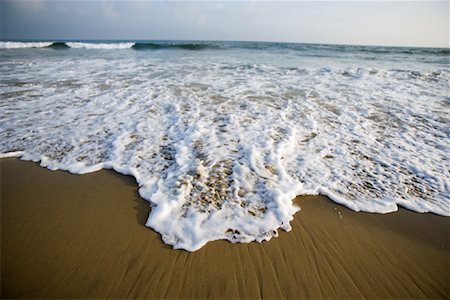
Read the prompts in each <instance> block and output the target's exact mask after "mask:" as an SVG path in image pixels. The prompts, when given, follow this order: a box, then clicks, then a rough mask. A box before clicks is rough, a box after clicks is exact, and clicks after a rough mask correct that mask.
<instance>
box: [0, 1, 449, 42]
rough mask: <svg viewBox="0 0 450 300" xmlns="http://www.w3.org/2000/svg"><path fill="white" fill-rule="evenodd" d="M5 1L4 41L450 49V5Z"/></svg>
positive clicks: (0, 25)
mask: <svg viewBox="0 0 450 300" xmlns="http://www.w3.org/2000/svg"><path fill="white" fill-rule="evenodd" d="M0 1H1V2H0V3H1V5H0V15H1V20H0V33H1V39H2V40H18V39H33V40H117V39H126V40H135V39H150V40H235V41H236V40H237V41H275V42H303V43H330V44H356V45H388V46H417V47H449V13H450V8H449V2H448V1H433V0H424V1H414V2H407V1H398V2H394V1H376V0H373V1H357V0H353V1H346V2H344V1H327V2H325V1H314V2H313V1H255V0H253V1H180V0H179V1H125V0H122V1H117V0H116V1H112V0H109V1H108V0H102V1H88V0H79V1H66V0H59V1H56V0H45V1H44V0H0Z"/></svg>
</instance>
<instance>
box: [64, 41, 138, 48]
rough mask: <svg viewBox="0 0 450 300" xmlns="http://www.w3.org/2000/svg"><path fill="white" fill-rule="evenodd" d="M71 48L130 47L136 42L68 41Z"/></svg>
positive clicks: (67, 43)
mask: <svg viewBox="0 0 450 300" xmlns="http://www.w3.org/2000/svg"><path fill="white" fill-rule="evenodd" d="M66 45H67V46H69V47H70V48H84V49H128V48H131V47H133V46H134V43H81V42H66Z"/></svg>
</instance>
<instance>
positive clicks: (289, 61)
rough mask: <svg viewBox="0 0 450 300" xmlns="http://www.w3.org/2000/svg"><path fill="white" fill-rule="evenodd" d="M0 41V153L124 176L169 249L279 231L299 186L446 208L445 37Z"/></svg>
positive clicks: (382, 209) (381, 207)
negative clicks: (362, 42)
mask: <svg viewBox="0 0 450 300" xmlns="http://www.w3.org/2000/svg"><path fill="white" fill-rule="evenodd" d="M0 48H1V49H0V57H1V60H0V72H1V80H0V93H1V98H0V99H1V100H0V153H1V154H0V157H11V156H16V157H20V158H21V159H24V160H31V161H36V162H40V164H41V165H42V166H44V167H47V168H49V169H51V170H56V169H61V170H68V171H70V172H73V173H78V174H83V173H88V172H94V171H97V170H100V169H114V170H116V171H117V172H120V173H122V174H129V175H132V176H134V177H135V178H136V180H137V182H138V184H139V193H140V195H141V196H142V197H143V198H144V199H146V200H147V201H149V204H150V206H151V207H152V209H151V213H150V215H149V217H148V220H147V223H146V225H147V226H149V227H151V228H154V229H155V230H156V231H157V232H159V233H160V234H161V235H162V239H163V241H164V242H165V243H167V244H170V245H172V246H173V247H174V248H182V249H186V250H188V251H195V250H197V249H199V248H200V247H202V246H203V245H204V244H205V243H207V242H208V241H213V240H218V239H227V240H230V241H232V242H250V241H258V242H260V241H263V240H269V239H270V238H272V237H274V236H277V234H278V230H279V229H280V228H281V229H284V230H286V231H289V230H290V229H291V227H290V225H289V222H290V221H291V220H292V218H293V215H294V213H295V212H296V211H298V208H296V207H295V206H294V205H293V202H292V200H293V199H294V198H295V197H296V196H297V195H302V194H322V195H326V196H328V197H330V198H331V199H332V200H333V201H335V202H337V203H340V204H343V205H345V206H347V207H348V208H350V209H352V210H355V211H366V212H373V213H388V212H393V211H396V210H397V209H398V206H399V205H400V206H403V207H405V208H408V209H410V210H414V211H417V212H433V213H436V214H440V215H444V216H449V215H450V201H449V197H450V179H449V178H450V176H449V175H450V160H449V153H450V145H449V136H450V120H449V119H450V115H449V112H450V96H449V80H450V72H449V55H450V51H449V49H420V48H390V47H363V46H341V45H313V44H287V43H257V42H182V41H115V42H86V41H85V42H83V41H71V42H64V41H60V42H52V41H40V42H0ZM124 201H126V199H124ZM298 217H299V218H301V215H299V216H298Z"/></svg>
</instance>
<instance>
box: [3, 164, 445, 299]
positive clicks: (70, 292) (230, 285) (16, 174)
mask: <svg viewBox="0 0 450 300" xmlns="http://www.w3.org/2000/svg"><path fill="white" fill-rule="evenodd" d="M0 167H1V298H196V299H198V298H262V297H264V298H441V299H442V298H447V299H448V298H449V297H450V272H449V271H448V270H450V259H449V258H450V245H449V229H450V226H449V225H450V223H449V222H450V221H449V220H450V218H445V217H441V216H437V215H433V214H419V213H414V212H411V211H408V210H405V209H400V210H399V211H398V212H396V213H392V214H387V215H378V214H367V213H356V212H353V211H350V210H348V209H346V208H345V207H342V206H339V205H337V204H335V203H333V202H331V201H330V200H329V199H327V198H325V197H320V196H308V197H300V198H298V199H296V202H297V203H298V204H299V205H300V206H301V207H302V210H301V211H300V212H299V213H297V214H296V215H295V218H294V220H293V221H292V223H291V224H292V227H293V230H292V231H291V232H289V233H286V232H284V231H281V232H280V236H279V237H278V238H276V239H272V240H271V241H269V242H264V243H262V244H258V243H250V244H232V243H229V242H226V241H216V242H212V243H209V244H207V245H206V246H205V247H203V248H202V249H200V250H198V251H197V252H194V253H189V252H186V251H182V250H173V249H171V248H170V247H169V246H166V245H165V244H163V243H162V242H161V239H160V236H159V235H158V233H156V232H154V231H153V230H152V229H149V228H146V227H145V226H144V223H145V220H146V216H147V214H148V213H149V207H148V203H147V202H146V201H144V200H142V199H141V198H139V196H138V194H137V186H136V182H135V181H134V179H133V178H132V177H128V176H122V175H119V174H116V173H115V172H113V171H108V170H106V171H100V172H97V173H93V174H86V175H73V174H69V173H67V172H62V171H54V172H52V171H49V170H46V169H43V168H41V167H39V166H38V165H37V164H35V163H31V162H23V161H19V160H17V159H3V160H0Z"/></svg>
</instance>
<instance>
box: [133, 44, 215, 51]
mask: <svg viewBox="0 0 450 300" xmlns="http://www.w3.org/2000/svg"><path fill="white" fill-rule="evenodd" d="M133 48H134V49H138V50H144V49H186V50H201V49H218V48H220V46H219V45H215V44H210V43H135V44H134V45H133Z"/></svg>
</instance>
